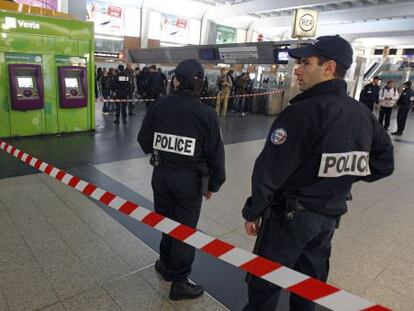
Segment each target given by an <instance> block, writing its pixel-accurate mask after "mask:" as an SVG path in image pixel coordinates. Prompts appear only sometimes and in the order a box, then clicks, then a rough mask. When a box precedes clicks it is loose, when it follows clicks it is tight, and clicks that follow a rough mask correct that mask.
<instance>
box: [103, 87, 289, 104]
mask: <svg viewBox="0 0 414 311" xmlns="http://www.w3.org/2000/svg"><path fill="white" fill-rule="evenodd" d="M278 93H283V90H274V91H267V92H261V93H253V94H239V95H231V96H229V98H236V97H256V96H265V95H273V94H278ZM217 97H218V96H205V97H200V99H201V100H203V99H216V98H217ZM99 101H100V102H102V103H126V102H133V103H134V102H153V101H155V99H150V98H149V99H143V98H139V99H138V98H137V99H101V100H99Z"/></svg>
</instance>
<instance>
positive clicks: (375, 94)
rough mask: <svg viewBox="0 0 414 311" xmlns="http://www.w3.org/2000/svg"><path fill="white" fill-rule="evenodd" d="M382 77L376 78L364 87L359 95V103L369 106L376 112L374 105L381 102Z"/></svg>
mask: <svg viewBox="0 0 414 311" xmlns="http://www.w3.org/2000/svg"><path fill="white" fill-rule="evenodd" d="M379 83H380V76H375V77H374V79H373V80H372V82H371V83H369V84H367V85H365V86H364V88H363V89H362V91H361V94H360V95H359V101H360V102H361V103H363V104H365V105H366V106H367V108H368V109H369V110H371V111H373V110H374V105H375V104H377V105H378V102H379V92H380V87H379Z"/></svg>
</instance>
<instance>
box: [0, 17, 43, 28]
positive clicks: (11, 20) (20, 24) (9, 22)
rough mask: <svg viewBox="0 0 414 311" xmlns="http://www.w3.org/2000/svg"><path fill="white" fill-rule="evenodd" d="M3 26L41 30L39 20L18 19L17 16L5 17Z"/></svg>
mask: <svg viewBox="0 0 414 311" xmlns="http://www.w3.org/2000/svg"><path fill="white" fill-rule="evenodd" d="M2 28H3V29H4V30H9V29H18V28H23V29H35V30H40V24H39V23H37V22H32V21H30V22H27V21H24V20H22V19H16V18H15V17H10V16H6V17H5V18H4V24H3V25H2Z"/></svg>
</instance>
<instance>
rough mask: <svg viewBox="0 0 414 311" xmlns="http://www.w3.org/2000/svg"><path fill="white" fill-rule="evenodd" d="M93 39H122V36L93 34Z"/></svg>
mask: <svg viewBox="0 0 414 311" xmlns="http://www.w3.org/2000/svg"><path fill="white" fill-rule="evenodd" d="M94 37H95V39H103V40H112V41H124V38H121V37H110V36H103V35H95V36H94Z"/></svg>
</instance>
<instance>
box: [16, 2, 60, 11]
mask: <svg viewBox="0 0 414 311" xmlns="http://www.w3.org/2000/svg"><path fill="white" fill-rule="evenodd" d="M14 2H16V3H21V4H27V5H30V6H35V7H39V8H44V9H49V10H55V11H57V10H58V9H59V1H58V0H14Z"/></svg>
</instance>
